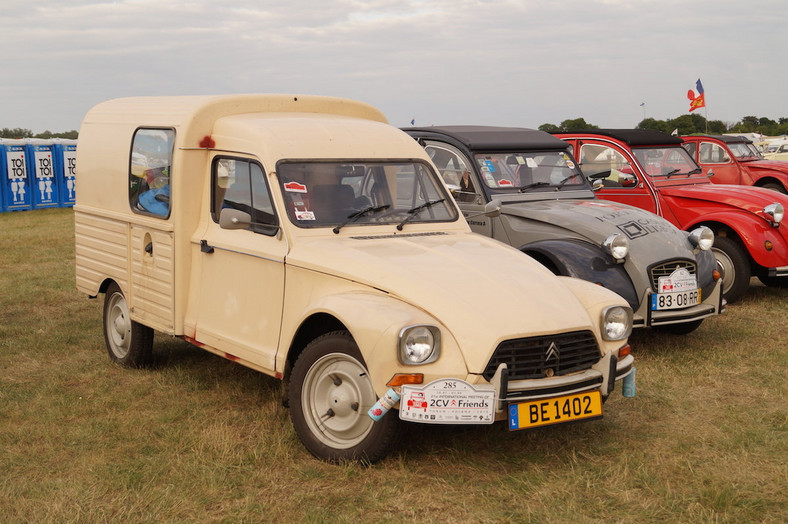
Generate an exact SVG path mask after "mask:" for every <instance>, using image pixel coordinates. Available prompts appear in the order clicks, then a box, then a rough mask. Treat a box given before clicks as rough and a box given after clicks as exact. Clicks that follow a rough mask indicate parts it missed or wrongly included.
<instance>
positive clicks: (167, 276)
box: [130, 224, 175, 334]
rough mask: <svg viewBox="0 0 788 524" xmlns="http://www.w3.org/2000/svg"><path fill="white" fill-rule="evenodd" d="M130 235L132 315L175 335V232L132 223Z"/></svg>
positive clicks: (148, 324)
mask: <svg viewBox="0 0 788 524" xmlns="http://www.w3.org/2000/svg"><path fill="white" fill-rule="evenodd" d="M130 237H131V246H130V247H131V250H130V259H131V283H132V284H131V297H130V307H131V314H132V317H133V318H134V319H135V320H136V321H137V322H140V323H142V324H145V325H146V326H150V327H152V328H153V329H155V330H157V331H161V332H163V333H168V334H174V325H173V324H174V322H173V320H174V315H175V313H174V288H175V286H174V278H173V275H174V271H173V268H174V260H175V250H174V239H173V232H172V231H166V230H157V229H153V228H151V227H150V226H140V225H134V224H132V225H131V230H130Z"/></svg>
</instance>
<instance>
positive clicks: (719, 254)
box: [711, 236, 752, 304]
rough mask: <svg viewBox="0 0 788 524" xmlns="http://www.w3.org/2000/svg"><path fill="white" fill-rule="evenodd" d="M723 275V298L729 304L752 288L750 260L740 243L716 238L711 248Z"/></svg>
mask: <svg viewBox="0 0 788 524" xmlns="http://www.w3.org/2000/svg"><path fill="white" fill-rule="evenodd" d="M711 250H712V252H713V253H714V258H716V259H717V270H719V272H720V274H722V285H723V287H722V296H723V297H725V300H727V301H728V303H729V304H732V303H734V302H736V301H737V300H739V299H740V298H741V297H742V296H744V293H745V292H746V291H747V289H748V288H749V287H750V277H752V270H751V268H750V259H749V257H748V256H747V252H746V251H744V249H743V248H742V247H741V246H740V245H739V243H738V242H736V241H735V240H732V239H730V238H728V237H721V236H718V237H715V239H714V247H712V248H711Z"/></svg>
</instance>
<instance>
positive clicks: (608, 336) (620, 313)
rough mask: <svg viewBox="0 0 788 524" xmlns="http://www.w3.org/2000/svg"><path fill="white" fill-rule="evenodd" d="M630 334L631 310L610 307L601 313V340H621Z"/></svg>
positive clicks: (622, 307)
mask: <svg viewBox="0 0 788 524" xmlns="http://www.w3.org/2000/svg"><path fill="white" fill-rule="evenodd" d="M631 333H632V310H631V309H630V308H628V307H624V306H612V307H609V308H607V309H605V311H604V312H603V313H602V338H604V339H605V340H623V339H625V338H627V337H628V336H629V335H630V334H631Z"/></svg>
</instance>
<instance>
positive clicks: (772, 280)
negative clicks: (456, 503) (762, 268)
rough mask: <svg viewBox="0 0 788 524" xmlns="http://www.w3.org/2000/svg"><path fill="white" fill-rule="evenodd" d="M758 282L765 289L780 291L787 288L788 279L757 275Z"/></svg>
mask: <svg viewBox="0 0 788 524" xmlns="http://www.w3.org/2000/svg"><path fill="white" fill-rule="evenodd" d="M758 280H760V281H761V283H762V284H763V285H764V286H767V287H776V288H780V289H786V288H788V277H770V276H768V275H761V274H759V275H758Z"/></svg>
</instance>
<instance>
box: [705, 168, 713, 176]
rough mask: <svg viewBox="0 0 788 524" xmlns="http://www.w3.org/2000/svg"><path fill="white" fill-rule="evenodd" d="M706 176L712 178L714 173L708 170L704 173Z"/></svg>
mask: <svg viewBox="0 0 788 524" xmlns="http://www.w3.org/2000/svg"><path fill="white" fill-rule="evenodd" d="M706 176H707V177H709V178H711V177H713V176H714V171H713V170H711V169H709V170H708V171H706Z"/></svg>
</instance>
